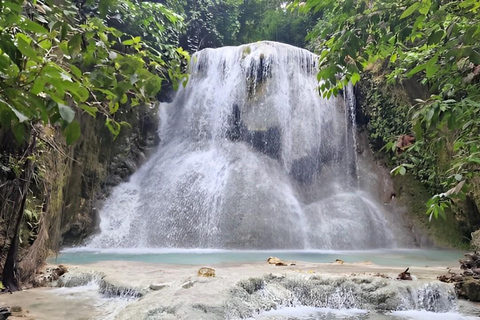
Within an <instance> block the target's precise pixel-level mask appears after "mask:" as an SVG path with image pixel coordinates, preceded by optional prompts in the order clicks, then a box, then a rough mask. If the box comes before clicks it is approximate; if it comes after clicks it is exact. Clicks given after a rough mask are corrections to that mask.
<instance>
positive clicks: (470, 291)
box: [455, 278, 480, 302]
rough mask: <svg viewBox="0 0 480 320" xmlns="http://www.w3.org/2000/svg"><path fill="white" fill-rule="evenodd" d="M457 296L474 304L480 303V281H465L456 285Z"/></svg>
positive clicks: (471, 279)
mask: <svg viewBox="0 0 480 320" xmlns="http://www.w3.org/2000/svg"><path fill="white" fill-rule="evenodd" d="M455 288H456V289H457V294H458V296H459V297H462V298H465V299H468V300H470V301H473V302H480V280H479V279H473V278H470V279H464V281H462V282H457V283H456V284H455Z"/></svg>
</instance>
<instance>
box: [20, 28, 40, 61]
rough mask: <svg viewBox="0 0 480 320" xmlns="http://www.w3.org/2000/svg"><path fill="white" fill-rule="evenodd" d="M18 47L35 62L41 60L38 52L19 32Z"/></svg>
mask: <svg viewBox="0 0 480 320" xmlns="http://www.w3.org/2000/svg"><path fill="white" fill-rule="evenodd" d="M17 48H18V50H20V52H21V53H22V54H23V55H24V56H26V57H27V58H29V59H32V60H33V61H35V62H40V61H41V60H40V57H39V56H38V54H37V52H36V51H35V50H34V49H33V48H32V47H31V46H30V45H29V44H28V43H27V42H26V41H25V40H24V39H23V37H21V36H19V34H17Z"/></svg>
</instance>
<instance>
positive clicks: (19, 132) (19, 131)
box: [12, 123, 25, 144]
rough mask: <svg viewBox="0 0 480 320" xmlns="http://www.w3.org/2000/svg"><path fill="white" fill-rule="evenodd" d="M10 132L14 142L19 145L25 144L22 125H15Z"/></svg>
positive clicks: (23, 126)
mask: <svg viewBox="0 0 480 320" xmlns="http://www.w3.org/2000/svg"><path fill="white" fill-rule="evenodd" d="M12 131H13V135H14V136H15V140H17V142H18V143H19V144H23V143H24V142H25V125H24V124H23V123H16V124H15V125H14V126H12Z"/></svg>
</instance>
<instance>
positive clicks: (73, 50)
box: [68, 33, 82, 56]
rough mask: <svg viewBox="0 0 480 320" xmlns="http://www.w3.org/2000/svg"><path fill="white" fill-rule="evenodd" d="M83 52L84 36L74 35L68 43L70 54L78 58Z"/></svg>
mask: <svg viewBox="0 0 480 320" xmlns="http://www.w3.org/2000/svg"><path fill="white" fill-rule="evenodd" d="M81 50H82V35H81V34H80V33H77V34H76V35H74V36H73V37H72V38H71V39H70V41H68V52H69V53H70V54H71V55H72V56H76V55H77V54H79V53H80V51H81Z"/></svg>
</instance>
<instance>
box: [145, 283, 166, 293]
mask: <svg viewBox="0 0 480 320" xmlns="http://www.w3.org/2000/svg"><path fill="white" fill-rule="evenodd" d="M170 285H171V283H152V284H151V285H150V287H149V288H150V290H154V291H157V290H162V289H164V288H166V287H170Z"/></svg>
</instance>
